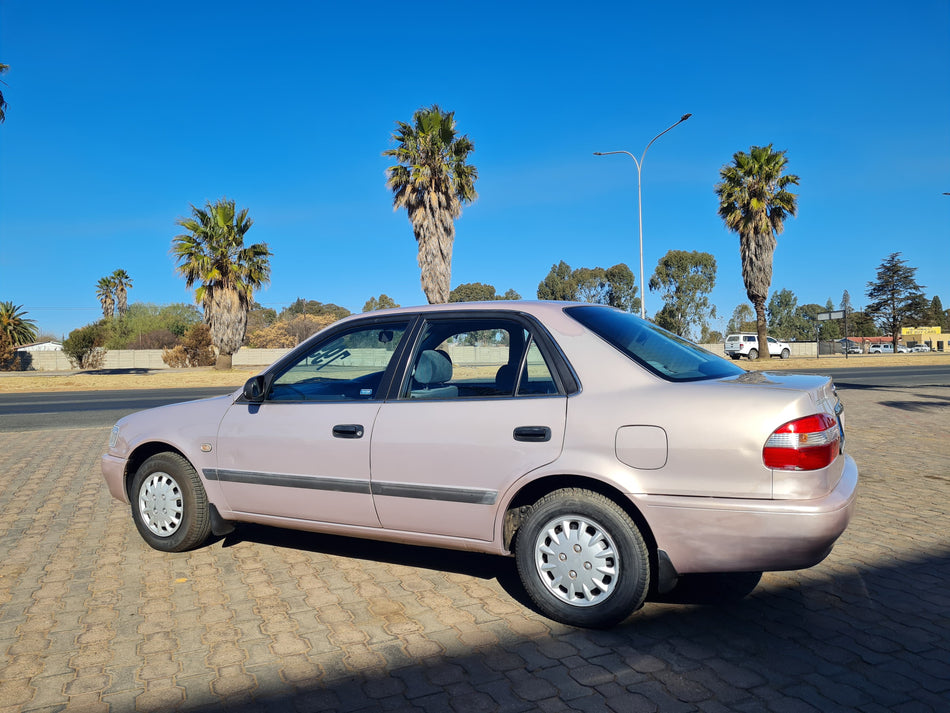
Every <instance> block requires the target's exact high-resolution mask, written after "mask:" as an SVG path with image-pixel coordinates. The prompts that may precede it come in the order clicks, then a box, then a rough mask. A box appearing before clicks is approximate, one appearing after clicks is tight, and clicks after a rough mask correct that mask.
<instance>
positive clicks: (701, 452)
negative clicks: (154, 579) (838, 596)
mask: <svg viewBox="0 0 950 713" xmlns="http://www.w3.org/2000/svg"><path fill="white" fill-rule="evenodd" d="M102 471H103V474H104V476H105V479H106V481H107V483H108V485H109V489H110V491H111V493H112V495H113V496H114V497H116V498H117V499H119V500H121V501H123V502H125V503H130V504H131V509H132V516H133V519H134V521H135V524H136V526H137V528H138V530H139V532H140V533H141V535H142V537H143V538H144V539H145V540H146V542H148V543H149V544H150V545H151V546H152V547H154V548H156V549H159V550H163V551H166V552H180V551H184V550H188V549H192V548H195V547H198V546H200V545H202V544H203V543H204V542H206V541H207V540H208V539H209V538H210V537H211V536H212V535H222V534H225V533H227V532H228V531H230V529H231V528H233V526H234V524H235V523H241V522H253V523H260V524H265V525H274V526H278V527H287V528H295V529H300V530H310V531H314V532H325V533H333V534H336V535H348V536H353V537H364V538H374V539H380V540H391V541H395V542H402V543H410V544H415V545H426V546H431V547H445V548H453V549H461V550H474V551H479V552H487V553H494V554H498V555H508V556H514V557H515V559H516V562H517V568H518V571H519V573H520V576H521V579H522V581H523V583H524V587H525V589H526V590H527V592H528V594H529V595H530V596H531V598H532V599H533V601H534V602H535V604H536V605H537V607H538V608H539V610H540V611H542V612H543V613H544V614H546V615H547V616H549V617H551V618H552V619H555V620H557V621H560V622H563V623H567V624H571V625H576V626H588V627H604V626H609V625H612V624H614V623H617V622H619V621H621V620H622V619H624V618H626V617H627V616H628V615H630V614H631V613H632V612H633V611H635V610H636V609H637V608H639V607H640V606H641V604H642V603H643V601H644V599H645V598H646V596H647V594H648V593H649V592H650V591H654V592H666V591H669V590H671V589H672V588H673V587H674V586H675V584H676V582H677V580H678V578H679V577H681V576H683V575H690V574H697V573H736V577H737V578H738V577H740V575H739V574H738V573H749V572H759V573H760V572H763V571H767V570H787V569H799V568H804V567H810V566H812V565H814V564H817V563H818V562H820V561H821V560H822V559H824V558H825V557H826V556H827V555H828V553H829V552H830V551H831V548H832V545H833V544H834V542H835V540H836V539H837V538H838V537H839V536H840V535H841V533H842V532H844V530H845V528H846V526H847V524H848V521H849V519H850V516H851V514H852V511H853V508H854V501H855V489H856V486H857V480H858V471H857V466H856V465H855V463H854V460H853V459H852V458H851V457H850V456H849V455H847V454H846V453H845V452H844V421H843V416H842V408H841V405H840V403H839V401H838V397H837V394H836V392H835V389H834V386H833V384H832V382H831V379H829V378H827V377H821V376H805V375H790V374H777V373H758V372H746V371H745V370H743V369H742V368H740V367H738V366H736V365H734V364H732V363H731V362H729V361H728V360H725V359H722V358H720V357H717V356H714V355H713V354H711V353H709V352H706V351H705V350H703V349H701V348H699V347H697V346H695V345H693V344H691V343H689V342H687V341H685V340H683V339H680V338H679V337H677V336H675V335H672V334H670V333H668V332H665V331H664V330H662V329H659V328H658V327H656V326H655V325H653V324H651V323H649V322H645V321H643V320H641V319H639V318H638V317H635V316H633V315H631V314H627V313H625V312H621V311H619V310H615V309H612V308H609V307H603V306H597V305H581V304H567V303H563V302H560V303H556V302H552V303H535V302H497V303H469V304H448V305H437V306H435V305H433V306H428V307H419V308H403V309H394V310H384V311H379V312H372V313H369V314H365V315H360V316H355V317H350V318H347V319H344V320H342V321H340V322H337V323H336V324H334V325H332V326H331V327H329V328H327V329H326V330H324V331H322V332H320V333H318V334H316V335H314V336H313V337H312V338H311V339H309V340H308V341H306V342H305V343H303V344H301V345H300V346H299V347H298V348H296V349H295V350H293V351H292V352H291V353H289V354H288V355H287V356H286V357H284V358H283V359H281V360H280V361H278V362H277V363H275V364H274V365H273V366H271V367H270V368H269V369H267V370H266V371H264V372H263V373H262V374H260V375H258V376H255V377H253V378H252V379H250V380H249V381H248V382H247V384H246V385H245V386H244V388H243V389H240V390H238V391H236V392H235V393H233V394H231V395H229V396H224V397H219V398H213V399H207V400H203V401H194V402H190V403H184V404H176V405H173V406H166V407H162V408H157V409H152V410H149V411H143V412H140V413H136V414H133V415H131V416H128V417H126V418H124V419H122V420H121V421H119V422H118V424H116V426H115V427H114V428H113V430H112V437H111V439H110V444H109V450H108V452H107V453H106V454H105V455H103V458H102ZM744 576H746V578H748V577H747V575H744ZM753 586H754V583H753Z"/></svg>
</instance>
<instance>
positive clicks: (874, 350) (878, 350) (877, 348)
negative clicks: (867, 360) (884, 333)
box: [870, 342, 910, 354]
mask: <svg viewBox="0 0 950 713" xmlns="http://www.w3.org/2000/svg"><path fill="white" fill-rule="evenodd" d="M870 353H871V354H893V353H894V345H893V344H891V343H890V342H884V343H882V344H872V345H871V349H870ZM897 353H898V354H909V353H910V349H909V348H908V347H905V346H904V345H903V344H898V345H897Z"/></svg>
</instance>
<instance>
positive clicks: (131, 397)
mask: <svg viewBox="0 0 950 713" xmlns="http://www.w3.org/2000/svg"><path fill="white" fill-rule="evenodd" d="M818 361H819V362H820V360H818ZM798 371H800V372H804V373H811V374H830V375H831V376H833V377H834V380H835V384H836V385H837V386H838V388H840V389H849V388H852V389H867V388H906V387H912V388H913V387H925V386H950V366H943V365H936V366H905V367H877V366H874V367H847V368H843V369H827V370H822V368H821V366H820V365H819V366H817V367H816V368H814V369H800V370H798ZM231 391H233V389H232V388H230V387H219V388H200V389H135V390H129V391H72V392H61V393H18V394H0V433H4V432H5V433H15V432H19V431H34V430H46V429H56V428H77V427H78V428H96V427H99V426H111V425H112V424H113V423H115V422H116V421H117V420H119V419H120V418H122V417H123V416H126V415H128V414H130V413H133V412H135V411H141V410H143V409H147V408H154V407H156V406H164V405H165V404H173V403H179V402H181V401H193V400H195V399H204V398H208V397H211V396H220V395H223V394H227V393H230V392H231Z"/></svg>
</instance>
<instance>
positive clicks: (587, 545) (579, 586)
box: [515, 488, 650, 628]
mask: <svg viewBox="0 0 950 713" xmlns="http://www.w3.org/2000/svg"><path fill="white" fill-rule="evenodd" d="M565 533H566V535H567V536H566V537H565V536H564V535H565ZM582 533H583V534H584V535H586V536H581V535H582ZM515 560H516V562H517V565H518V574H519V576H520V577H521V582H522V584H523V585H524V588H525V590H526V591H527V593H528V595H529V596H530V597H531V599H532V601H534V603H535V604H536V605H537V607H538V608H539V609H540V610H541V612H542V613H543V614H544V615H545V616H548V617H550V618H551V619H553V620H555V621H559V622H561V623H562V624H567V625H569V626H578V627H589V628H605V627H608V626H611V625H613V624H616V623H618V622H620V621H622V620H624V619H626V618H627V617H628V616H629V615H630V614H632V613H633V612H634V611H635V610H637V609H639V608H640V606H641V605H642V604H643V601H644V599H645V598H646V595H647V591H648V589H649V587H650V563H649V557H648V553H647V546H646V543H645V542H644V540H643V537H642V535H641V534H640V531H639V530H638V529H637V526H636V524H634V522H633V520H632V519H631V518H630V516H629V515H628V514H627V513H626V512H624V510H623V509H622V508H621V507H620V506H619V505H617V503H615V502H614V501H613V500H610V499H609V498H607V497H605V496H603V495H600V494H599V493H594V492H591V491H589V490H580V489H574V488H571V489H564V490H556V491H554V492H552V493H549V494H548V495H545V496H544V497H543V498H541V499H540V500H538V501H537V502H536V503H535V504H534V505H532V506H531V508H530V509H529V510H528V513H527V514H526V516H525V519H524V522H523V523H522V525H521V527H520V528H519V529H518V533H517V537H516V540H515ZM598 561H599V562H600V564H599V565H598Z"/></svg>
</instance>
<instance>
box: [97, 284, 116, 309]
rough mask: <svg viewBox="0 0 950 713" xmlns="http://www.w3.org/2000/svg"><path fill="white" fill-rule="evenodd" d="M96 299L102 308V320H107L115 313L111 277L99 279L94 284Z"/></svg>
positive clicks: (113, 288) (113, 285) (113, 286)
mask: <svg viewBox="0 0 950 713" xmlns="http://www.w3.org/2000/svg"><path fill="white" fill-rule="evenodd" d="M96 297H98V298H99V304H100V305H101V306H102V318H103V319H109V318H110V317H112V315H113V314H114V313H115V280H114V279H113V278H112V277H100V278H99V282H97V283H96Z"/></svg>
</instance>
